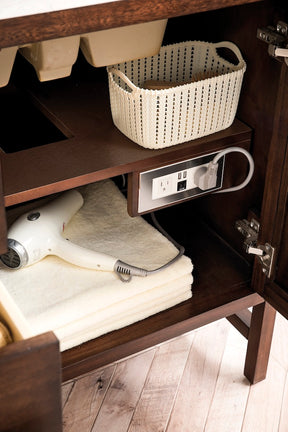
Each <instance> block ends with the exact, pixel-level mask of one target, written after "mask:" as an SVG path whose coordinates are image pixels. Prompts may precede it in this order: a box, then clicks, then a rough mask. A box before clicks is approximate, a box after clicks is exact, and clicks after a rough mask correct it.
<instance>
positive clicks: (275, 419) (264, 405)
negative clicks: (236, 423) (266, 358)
mask: <svg viewBox="0 0 288 432" xmlns="http://www.w3.org/2000/svg"><path fill="white" fill-rule="evenodd" d="M285 379H286V371H285V369H284V368H283V367H282V366H281V365H280V364H279V363H278V362H277V361H275V360H274V358H271V359H270V362H269V367H268V371H267V378H266V379H265V380H264V381H261V382H259V383H258V384H255V385H254V386H251V389H250V394H249V398H248V403H247V410H246V413H245V417H244V422H243V428H242V432H251V431H253V432H278V431H279V422H280V414H281V406H282V399H283V392H284V386H285ZM285 420H286V429H283V430H284V431H286V432H287V430H288V428H287V417H286V419H285ZM283 427H284V426H283Z"/></svg>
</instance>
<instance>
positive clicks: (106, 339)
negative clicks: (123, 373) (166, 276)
mask: <svg viewBox="0 0 288 432" xmlns="http://www.w3.org/2000/svg"><path fill="white" fill-rule="evenodd" d="M267 16H268V10H267V8H266V9H264V8H261V2H260V3H256V4H250V5H246V6H237V7H231V8H227V9H220V10H216V11H212V12H205V13H198V14H194V15H188V16H185V17H179V18H178V17H177V18H171V19H170V20H169V22H168V26H167V30H166V33H165V37H164V43H172V42H178V41H184V40H207V41H211V42H214V41H215V42H216V41H220V40H231V41H233V42H234V43H236V44H237V45H238V46H239V48H240V50H241V52H242V54H243V57H244V59H245V60H246V61H247V71H246V73H245V75H244V81H243V86H242V91H241V97H240V104H239V109H238V114H237V118H236V119H235V121H234V123H233V125H232V126H231V127H230V128H228V129H226V130H224V131H221V132H218V133H216V134H213V135H209V136H207V137H203V138H200V139H197V140H195V141H191V142H188V143H184V144H180V145H177V146H173V147H171V148H166V149H163V150H156V151H155V150H147V149H144V148H141V147H140V146H138V145H137V144H135V143H132V142H131V141H130V140H128V139H127V138H126V137H125V136H124V135H122V134H121V133H120V132H119V131H118V130H117V129H116V128H115V126H114V125H113V123H112V119H111V114H110V106H109V94H108V83H107V75H106V70H105V68H99V69H95V68H93V67H92V66H90V65H89V64H88V63H87V62H85V60H84V58H83V57H82V56H81V54H80V55H79V57H78V59H77V62H76V64H75V65H74V67H73V70H72V74H71V76H70V77H68V78H65V79H61V80H56V81H51V82H47V83H40V82H38V80H37V78H36V75H35V72H34V70H33V69H32V67H31V66H30V65H29V64H28V63H27V62H25V61H24V60H23V59H22V58H21V57H20V56H19V55H18V54H17V57H16V62H15V66H14V68H13V72H12V76H11V80H10V83H9V85H8V86H7V87H5V88H3V89H0V98H1V99H2V100H4V102H5V100H6V101H8V99H9V102H7V106H9V109H10V107H11V106H10V101H11V100H17V101H18V97H20V99H21V102H19V103H18V102H17V107H18V109H20V111H19V112H20V116H19V117H20V118H21V110H22V109H23V110H24V111H25V108H22V102H23V101H25V100H26V101H27V100H28V101H29V107H30V109H29V111H27V113H28V115H27V119H26V118H24V119H23V118H22V119H21V121H22V123H21V122H20V125H21V126H20V131H17V130H16V132H17V135H16V136H15V138H14V144H15V146H14V144H13V143H12V144H13V145H12V144H10V141H9V140H10V138H11V136H12V135H13V134H10V131H11V130H13V129H14V125H15V117H14V115H15V116H16V113H14V112H13V109H12V112H11V110H10V111H9V110H8V111H7V112H9V114H8V116H6V117H5V124H6V132H5V143H4V144H2V146H1V151H2V153H1V160H2V176H3V189H4V200H5V205H6V207H7V219H8V221H10V220H11V219H13V217H14V215H15V212H16V213H17V212H18V211H22V209H24V208H26V205H27V204H25V203H26V202H28V205H29V206H33V205H34V200H37V199H39V198H42V197H45V196H50V195H53V194H56V193H59V192H62V191H64V190H67V189H70V188H74V187H78V186H81V185H84V184H88V183H92V182H95V181H99V180H102V179H105V178H116V177H117V176H120V175H127V174H128V175H129V176H131V175H132V174H133V172H139V171H141V170H145V169H151V168H154V167H157V166H160V165H164V164H169V163H173V162H176V161H180V160H183V159H185V158H188V157H194V156H195V157H196V156H198V155H201V154H205V153H210V152H213V151H217V150H221V149H223V148H226V147H230V146H233V145H238V146H242V147H244V148H246V149H247V150H249V151H250V152H251V154H252V155H253V157H254V159H255V161H256V163H257V170H256V173H255V175H254V177H253V180H252V182H251V183H250V184H249V186H248V187H247V188H245V189H244V190H241V191H239V192H237V193H235V194H233V193H232V194H223V195H221V194H217V195H209V194H208V195H207V196H203V197H201V198H196V199H193V200H191V201H187V202H184V203H183V204H179V205H176V206H172V207H170V208H166V209H162V210H161V211H159V219H160V221H161V223H162V225H163V226H164V228H165V229H166V230H167V231H168V232H169V233H171V234H172V235H173V236H174V237H175V239H176V240H177V241H178V242H179V243H183V244H184V246H185V248H186V254H188V255H189V256H191V258H192V261H193V264H194V272H193V275H194V283H193V286H192V290H193V297H192V298H191V299H190V300H188V301H186V302H184V303H182V304H180V305H177V306H175V307H174V308H172V309H170V310H166V311H164V312H161V313H159V314H157V315H156V316H153V317H150V318H148V319H146V320H145V321H143V322H141V321H140V322H137V323H135V324H132V325H131V326H129V327H126V328H123V329H120V330H118V331H115V332H112V333H110V334H107V335H103V336H101V337H99V338H97V340H94V341H90V342H87V343H85V344H83V345H82V346H80V347H76V348H74V349H71V350H69V351H67V352H64V353H62V361H63V377H64V379H68V378H71V377H72V376H75V375H76V374H79V373H84V372H85V371H87V370H89V369H92V368H94V367H96V366H101V365H102V364H105V362H107V361H113V360H116V359H118V358H120V357H123V356H125V355H129V354H131V353H133V352H136V351H138V350H141V349H145V348H147V347H148V346H151V344H156V343H159V342H161V341H163V340H166V339H168V338H171V337H174V336H177V335H179V334H181V333H183V332H185V331H188V330H191V329H193V328H196V327H199V326H200V325H204V324H206V323H208V322H211V321H213V320H215V319H220V318H222V317H225V316H227V315H229V313H230V312H229V311H231V310H232V309H231V308H234V309H233V311H234V312H233V313H235V312H237V311H241V310H242V309H244V308H246V307H251V306H253V305H256V304H258V303H260V302H261V301H263V299H261V297H260V296H259V295H258V294H256V293H255V292H254V291H253V290H252V288H251V285H250V282H251V277H252V260H251V259H250V258H249V257H247V255H246V254H245V253H244V252H243V248H242V239H241V238H240V237H239V233H237V231H236V229H235V221H236V220H237V219H241V218H246V217H247V215H248V214H249V212H250V211H253V214H255V215H259V213H260V209H261V204H262V196H263V187H264V180H265V171H266V166H267V159H266V157H265V154H267V153H268V148H269V143H270V138H271V134H272V116H270V113H271V110H272V109H273V105H274V102H275V93H276V91H275V89H276V85H277V80H273V78H274V74H275V71H274V70H275V68H273V69H272V68H271V67H269V63H270V61H271V60H270V59H269V58H268V55H267V52H266V51H267V47H266V45H265V44H262V43H261V42H260V41H259V40H257V38H256V30H257V26H259V25H260V24H262V23H263V24H265V25H266V24H267ZM259 68H261V71H262V76H261V79H260V78H259V74H258V72H257V71H259ZM279 69H280V65H279ZM267 80H269V82H270V83H271V86H270V88H268V89H267V87H265V82H267ZM264 87H265V92H264V91H263V89H264ZM267 92H268V93H269V94H268V95H267ZM268 101H269V103H268ZM260 108H261V112H262V114H261V116H260V115H259V111H260ZM30 115H32V116H33V119H34V115H35V121H34V122H33V124H32V122H31V123H30V120H31V117H30ZM263 116H264V118H265V119H266V121H265V124H264V125H263V120H262V119H263ZM9 117H10V121H9ZM17 122H18V121H17ZM27 126H28V127H27ZM15 129H16V128H15ZM25 129H26V130H25ZM30 131H32V132H33V133H32V135H31V137H30ZM19 132H20V133H19ZM22 133H23V134H24V135H22ZM6 139H7V141H6ZM22 141H23V143H24V146H22ZM19 142H20V144H19ZM226 167H227V169H226V170H225V177H224V186H225V185H226V186H228V185H233V184H237V183H239V182H240V181H241V180H242V177H243V175H245V172H244V174H243V171H245V165H243V162H242V161H241V160H239V159H238V157H237V156H235V155H233V156H232V155H231V156H229V157H228V158H227V163H226ZM130 178H131V177H130ZM130 184H131V183H130ZM129 193H130V195H129ZM128 195H129V197H130V199H133V191H132V193H131V191H130V192H129V191H128ZM31 301H33V299H31ZM211 311H212V313H211ZM12 315H13V311H12ZM4 318H5V317H4ZM8 324H9V323H8ZM112 348H113V352H112Z"/></svg>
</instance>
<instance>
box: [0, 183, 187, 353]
mask: <svg viewBox="0 0 288 432" xmlns="http://www.w3.org/2000/svg"><path fill="white" fill-rule="evenodd" d="M79 191H80V192H81V194H82V195H83V198H84V205H83V207H82V208H81V209H80V210H79V212H78V213H76V214H75V215H74V216H73V218H72V219H71V221H70V222H69V224H68V225H67V226H66V228H65V231H64V234H63V235H64V237H69V239H70V240H71V242H74V243H76V244H79V245H81V246H83V247H86V248H88V249H93V250H96V251H99V252H102V253H106V254H110V255H112V256H114V257H117V258H118V259H120V260H122V261H124V262H127V263H129V264H132V265H134V266H137V267H141V268H146V269H148V270H152V269H155V268H158V267H160V266H161V265H163V264H165V263H166V262H168V261H169V260H171V259H172V258H173V257H174V256H176V255H177V253H178V250H177V249H176V247H175V246H174V245H173V244H172V243H171V242H170V241H169V240H168V239H167V238H166V237H164V236H163V235H162V234H161V233H159V231H157V230H156V229H155V228H154V227H153V226H151V225H150V224H149V223H147V222H146V221H145V220H144V219H143V218H142V217H140V216H139V217H136V218H132V217H130V216H129V215H128V214H127V203H126V199H125V197H124V196H123V195H122V193H121V192H120V191H119V189H118V188H117V186H116V185H115V184H114V183H113V182H112V181H111V180H105V181H102V182H98V183H94V184H91V185H89V186H86V187H84V188H80V189H79ZM192 269H193V266H192V263H191V260H190V259H189V258H188V257H186V256H185V255H184V256H182V257H181V258H180V259H179V260H177V261H176V262H174V263H173V264H172V265H171V266H169V267H167V268H165V269H164V270H161V271H160V272H158V273H153V274H151V275H148V276H147V277H137V276H133V277H132V280H131V281H130V282H128V283H124V282H122V281H121V280H120V279H119V277H118V275H117V274H115V273H114V272H101V271H95V270H87V269H84V268H80V267H77V266H74V265H72V264H69V263H67V262H65V261H63V260H61V259H60V258H57V257H55V256H48V257H46V258H44V259H43V260H42V261H40V262H38V263H37V264H34V265H32V266H30V267H26V268H23V269H20V270H18V271H17V270H16V271H15V270H9V269H5V268H3V267H2V268H1V269H0V281H1V282H2V283H3V285H4V286H5V288H6V290H7V291H8V293H9V294H10V296H11V297H12V299H13V300H14V302H15V303H16V305H17V306H18V308H19V309H20V311H21V312H22V314H23V316H24V317H25V319H26V321H27V322H28V324H29V325H30V326H31V329H32V332H33V334H39V333H43V332H45V331H49V330H53V331H54V333H55V334H56V336H57V337H58V338H59V340H60V348H61V351H64V350H67V349H70V348H72V347H74V346H76V345H79V344H81V343H83V342H86V341H88V340H91V339H94V338H95V337H97V336H100V335H102V334H104V333H107V332H110V331H112V330H116V329H119V328H121V327H124V326H127V325H129V324H132V323H133V322H136V321H139V320H142V319H144V318H147V317H148V316H150V315H153V314H155V313H157V312H160V311H162V310H164V309H167V308H170V307H172V306H174V305H176V304H178V303H180V302H182V301H184V300H187V299H189V298H190V297H191V296H192V291H191V284H192V282H193V278H192Z"/></svg>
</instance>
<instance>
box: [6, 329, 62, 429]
mask: <svg viewBox="0 0 288 432" xmlns="http://www.w3.org/2000/svg"><path fill="white" fill-rule="evenodd" d="M0 351H1V355H0V371H1V372H0V431H1V432H4V431H5V432H8V431H11V432H12V431H18V432H40V431H41V432H61V431H62V412H61V357H60V353H59V343H58V340H57V338H56V336H55V335H54V333H52V332H50V333H45V334H42V335H39V336H35V337H33V338H30V339H27V340H21V341H18V342H15V343H13V344H9V345H7V346H6V347H4V348H1V349H0Z"/></svg>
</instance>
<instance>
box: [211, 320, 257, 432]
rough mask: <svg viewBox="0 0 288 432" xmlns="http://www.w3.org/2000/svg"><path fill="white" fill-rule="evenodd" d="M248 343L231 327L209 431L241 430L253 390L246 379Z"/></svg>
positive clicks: (227, 431)
mask: <svg viewBox="0 0 288 432" xmlns="http://www.w3.org/2000/svg"><path fill="white" fill-rule="evenodd" d="M246 344H247V341H246V340H245V338H244V337H243V336H242V335H240V333H238V331H237V330H236V329H234V328H233V327H232V326H231V328H230V330H229V337H228V339H227V345H226V348H225V351H224V354H223V358H222V362H221V367H220V371H219V376H218V379H217V383H216V388H215V392H214V396H213V401H212V404H211V407H210V410H209V414H208V417H207V422H206V425H205V429H204V430H205V432H231V431H233V432H240V431H241V427H242V422H243V416H244V413H245V408H246V403H247V399H248V395H249V389H250V384H249V382H248V380H247V379H246V378H245V377H244V376H243V367H244V361H245V348H246ZM251 431H253V432H255V431H254V429H250V432H251Z"/></svg>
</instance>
